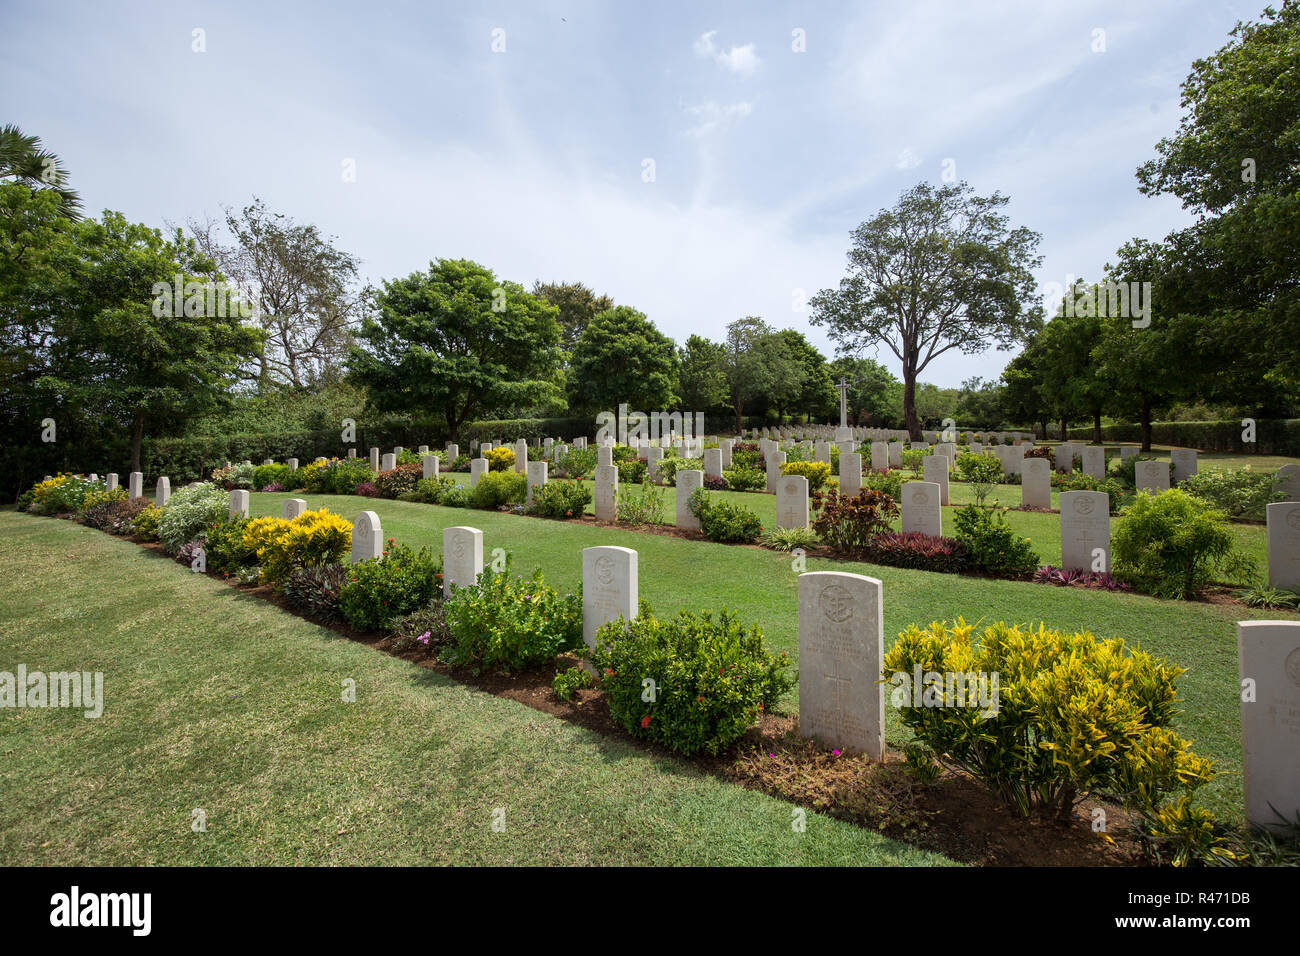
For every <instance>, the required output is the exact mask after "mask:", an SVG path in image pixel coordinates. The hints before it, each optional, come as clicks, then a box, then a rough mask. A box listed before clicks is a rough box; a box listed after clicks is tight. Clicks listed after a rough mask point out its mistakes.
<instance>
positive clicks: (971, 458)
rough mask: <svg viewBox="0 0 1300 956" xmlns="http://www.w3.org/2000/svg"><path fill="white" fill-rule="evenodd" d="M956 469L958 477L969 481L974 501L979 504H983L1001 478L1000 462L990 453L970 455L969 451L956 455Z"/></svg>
mask: <svg viewBox="0 0 1300 956" xmlns="http://www.w3.org/2000/svg"><path fill="white" fill-rule="evenodd" d="M956 469H957V477H958V478H960V479H961V480H962V481H968V482H970V486H971V490H972V491H974V492H975V502H976V503H977V504H980V505H983V504H984V499H985V498H987V497H988V496H989V492H991V491H992V490H993V489H994V488H995V487H997V484H998V482H1000V481H1001V480H1002V462H1000V461H998V459H996V458H994V457H993V456H992V455H984V454H979V455H972V454H970V453H969V452H967V453H966V454H964V455H958V456H957V462H956Z"/></svg>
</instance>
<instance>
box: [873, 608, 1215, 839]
mask: <svg viewBox="0 0 1300 956" xmlns="http://www.w3.org/2000/svg"><path fill="white" fill-rule="evenodd" d="M973 630H974V628H973V626H971V625H968V624H966V623H965V622H964V621H958V622H957V623H956V624H954V625H948V624H947V623H942V624H934V625H932V626H931V627H930V628H928V629H925V630H922V629H920V628H918V627H916V626H915V625H913V626H911V627H909V628H908V629H907V630H906V631H904V632H903V633H902V634H900V635H899V637H898V640H897V641H896V642H895V643H894V645H893V646H892V647H891V648H890V649H889V651H888V652H887V653H886V654H885V661H884V671H885V673H886V674H888V675H892V677H891V678H890V680H889V682H890V683H891V684H892V685H893V690H892V693H891V700H892V702H893V704H894V706H895V707H896V708H897V709H898V713H899V716H900V719H901V721H902V724H903V726H904V727H906V728H907V729H908V730H910V731H912V733H913V734H914V735H915V737H916V739H917V740H918V741H920V742H922V743H923V744H924V745H925V746H927V747H928V748H929V749H930V752H931V754H932V755H933V757H934V759H936V760H938V761H939V762H940V763H943V764H945V765H947V766H949V767H950V768H954V769H957V770H961V771H964V772H966V773H969V774H970V775H971V776H973V777H975V778H976V779H978V780H981V781H983V782H984V783H985V784H986V785H987V786H989V787H990V788H991V789H992V790H993V791H994V792H995V793H997V794H998V795H999V796H1000V797H1001V798H1002V800H1003V801H1004V802H1005V803H1007V804H1008V805H1010V806H1013V807H1015V808H1017V809H1018V810H1019V811H1020V812H1021V813H1022V814H1025V815H1028V814H1029V813H1030V812H1031V810H1034V809H1037V810H1040V811H1041V812H1044V813H1046V814H1050V815H1054V816H1057V817H1058V818H1062V819H1065V818H1068V817H1069V815H1070V813H1071V811H1072V810H1073V808H1074V807H1075V805H1076V804H1077V803H1078V802H1079V801H1080V800H1082V799H1084V798H1085V797H1087V796H1088V795H1089V794H1094V795H1096V794H1104V795H1106V796H1107V797H1108V798H1111V799H1116V798H1118V799H1121V800H1123V801H1124V802H1126V803H1130V804H1133V805H1136V806H1139V807H1150V806H1155V805H1156V804H1158V803H1159V801H1160V798H1161V795H1162V794H1164V793H1166V792H1171V791H1177V790H1191V789H1193V788H1195V787H1198V786H1200V785H1202V784H1204V783H1205V782H1206V781H1208V780H1209V779H1210V778H1211V777H1212V776H1213V770H1212V767H1211V765H1210V762H1209V761H1207V760H1205V759H1204V758H1202V757H1199V756H1197V755H1196V754H1194V753H1193V752H1192V750H1191V745H1190V743H1189V742H1188V741H1186V740H1183V739H1182V738H1180V737H1179V736H1178V735H1177V734H1175V733H1174V732H1173V731H1172V730H1170V729H1169V724H1170V722H1171V721H1172V720H1173V717H1174V715H1175V712H1174V706H1173V705H1174V701H1175V700H1176V699H1177V694H1176V691H1175V688H1174V680H1175V678H1177V677H1178V675H1179V674H1181V673H1182V670H1181V669H1180V668H1178V667H1174V666H1173V665H1170V664H1167V663H1165V662H1164V661H1161V660H1158V659H1157V658H1154V657H1152V656H1151V655H1149V654H1147V653H1145V652H1143V651H1141V650H1140V649H1138V648H1137V647H1134V646H1131V645H1127V644H1125V642H1124V641H1121V640H1106V641H1099V640H1097V639H1096V638H1094V637H1093V635H1092V634H1090V633H1088V632H1086V631H1085V632H1079V633H1073V634H1067V633H1062V632H1060V631H1055V630H1049V629H1048V628H1047V627H1046V626H1045V625H1039V627H1038V628H1037V629H1036V630H1035V629H1023V630H1022V629H1021V628H1020V627H1019V626H1017V627H1008V626H1006V625H1005V624H1002V623H998V624H994V625H991V626H989V627H986V628H984V632H983V635H982V638H981V639H980V640H979V642H978V643H977V642H975V641H974V640H972V636H971V635H972V631H973ZM917 675H925V676H923V677H922V678H921V682H922V685H923V686H921V687H919V688H918V687H916V686H914V681H915V680H916V677H917ZM929 675H935V678H936V679H937V686H936V679H932V678H931V677H930V676H929ZM955 675H963V676H966V675H969V676H966V684H965V686H967V687H968V688H969V687H970V685H971V683H976V684H977V686H978V688H979V689H980V690H981V691H983V693H982V694H981V698H980V699H979V700H978V701H971V700H970V699H969V697H968V698H966V699H965V700H963V699H960V698H959V697H958V696H957V694H956V693H955V687H954V688H953V690H952V691H950V690H949V685H948V680H949V677H950V676H955ZM976 675H983V676H984V677H985V678H986V679H985V680H984V681H972V680H971V679H970V678H972V677H975V676H976ZM994 678H996V680H997V684H996V685H994V684H993V683H992V681H993V679H994ZM995 687H996V691H994V688H995ZM918 697H919V701H918ZM918 703H919V706H918Z"/></svg>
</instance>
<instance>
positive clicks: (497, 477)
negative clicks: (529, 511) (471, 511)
mask: <svg viewBox="0 0 1300 956" xmlns="http://www.w3.org/2000/svg"><path fill="white" fill-rule="evenodd" d="M493 450H494V451H495V449H493ZM527 497H528V479H527V478H526V477H525V476H523V475H521V474H519V473H518V472H515V471H489V472H487V473H486V474H482V475H479V479H478V484H477V485H475V486H474V490H473V492H472V498H473V502H474V507H475V508H488V509H491V508H500V507H501V506H502V505H517V504H522V503H523V502H524V499H525V498H527Z"/></svg>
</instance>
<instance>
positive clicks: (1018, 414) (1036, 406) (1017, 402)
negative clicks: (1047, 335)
mask: <svg viewBox="0 0 1300 956" xmlns="http://www.w3.org/2000/svg"><path fill="white" fill-rule="evenodd" d="M1041 359H1042V343H1041V341H1040V338H1039V336H1038V335H1033V336H1031V337H1030V339H1029V341H1028V342H1027V343H1026V344H1025V347H1024V349H1023V350H1022V351H1021V352H1020V354H1019V355H1017V356H1016V357H1015V358H1013V359H1012V360H1011V361H1010V362H1008V363H1007V367H1006V368H1004V369H1003V370H1002V386H1003V388H1002V402H1003V407H1004V408H1005V409H1006V414H1007V417H1008V418H1009V419H1010V420H1011V421H1013V422H1028V423H1035V424H1037V425H1038V427H1039V431H1038V437H1039V438H1042V439H1046V438H1047V423H1048V422H1049V421H1051V418H1052V413H1051V407H1050V405H1049V404H1048V402H1047V400H1046V399H1045V398H1043V391H1042V389H1043V381H1044V373H1043V362H1042V361H1041Z"/></svg>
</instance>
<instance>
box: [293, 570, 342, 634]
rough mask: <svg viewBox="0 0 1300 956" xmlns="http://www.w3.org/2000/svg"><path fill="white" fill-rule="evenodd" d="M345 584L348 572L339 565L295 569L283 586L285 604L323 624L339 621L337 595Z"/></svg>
mask: <svg viewBox="0 0 1300 956" xmlns="http://www.w3.org/2000/svg"><path fill="white" fill-rule="evenodd" d="M347 583H348V568H347V566H346V565H342V564H321V565H316V566H313V567H305V568H295V569H294V570H293V571H292V572H290V574H289V577H288V579H287V580H286V581H285V582H284V590H283V592H282V593H283V594H284V600H285V603H287V604H288V605H289V606H290V607H291V608H294V609H295V610H298V611H302V612H303V613H304V614H310V615H311V616H312V617H314V618H316V620H318V621H323V622H325V623H326V624H328V623H330V622H331V621H338V620H341V619H342V617H343V611H342V609H341V608H340V607H339V594H340V593H341V592H342V590H343V586H344V585H345V584H347Z"/></svg>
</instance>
